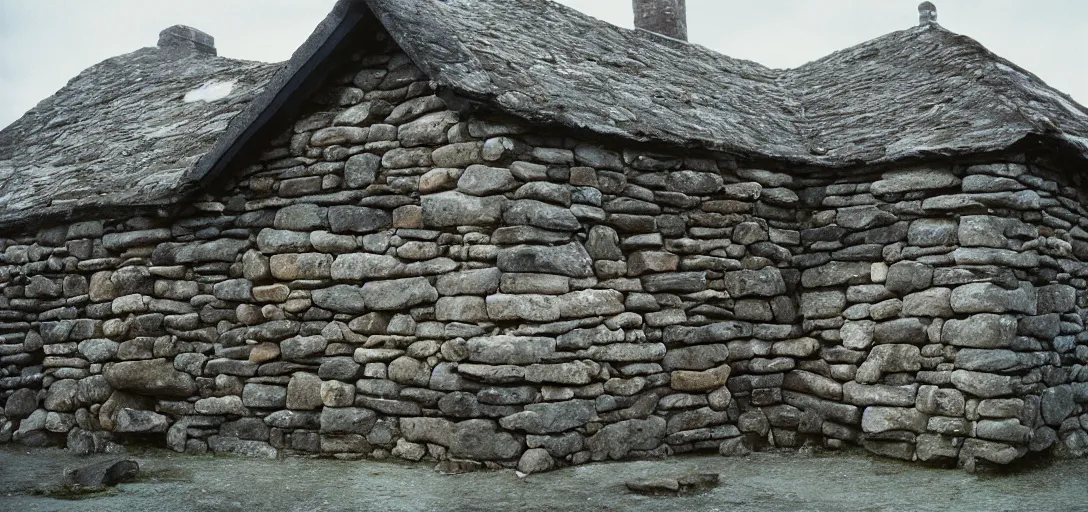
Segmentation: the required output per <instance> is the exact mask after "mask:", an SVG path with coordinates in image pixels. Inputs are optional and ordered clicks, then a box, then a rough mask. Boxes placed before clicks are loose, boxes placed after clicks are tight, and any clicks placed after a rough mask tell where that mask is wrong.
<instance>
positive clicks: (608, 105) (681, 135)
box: [0, 0, 1088, 227]
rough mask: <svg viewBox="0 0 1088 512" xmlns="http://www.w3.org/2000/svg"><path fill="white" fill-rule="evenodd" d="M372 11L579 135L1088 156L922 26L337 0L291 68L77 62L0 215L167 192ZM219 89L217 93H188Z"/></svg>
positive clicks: (30, 142)
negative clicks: (808, 42)
mask: <svg viewBox="0 0 1088 512" xmlns="http://www.w3.org/2000/svg"><path fill="white" fill-rule="evenodd" d="M375 19H377V20H379V21H380V23H381V24H382V25H384V27H385V28H386V29H387V30H388V31H389V32H390V33H391V34H392V36H393V37H394V39H395V40H396V41H397V42H398V43H399V44H400V46H401V47H402V48H403V49H404V50H405V51H406V52H407V53H408V54H409V55H410V56H411V57H412V58H413V59H414V60H415V62H416V64H417V65H419V66H420V67H421V68H422V69H423V70H424V71H426V72H427V73H428V74H429V75H430V76H431V78H432V79H433V80H434V81H435V82H436V83H438V84H439V86H440V87H441V88H443V89H445V92H446V93H449V94H452V95H454V96H457V97H460V98H463V99H466V100H468V102H469V103H474V104H476V105H477V106H481V107H484V108H489V109H494V110H497V111H501V112H504V113H507V114H511V115H514V116H517V117H520V118H523V119H525V120H528V121H530V122H533V123H541V124H547V125H552V126H565V127H570V128H574V129H577V130H579V131H581V132H582V133H583V134H587V135H592V134H598V135H601V136H607V137H613V138H620V139H626V140H631V141H640V142H652V143H654V144H656V145H659V146H672V147H674V148H676V149H677V150H682V149H688V148H698V149H708V150H715V151H725V152H729V153H733V154H735V155H737V156H740V157H747V158H753V159H760V160H775V161H780V162H782V163H784V164H800V165H806V166H817V167H846V166H853V165H858V164H881V163H889V162H894V161H898V160H902V159H918V158H925V157H931V156H954V155H965V154H974V153H985V152H991V151H1001V150H1004V149H1008V148H1009V147H1011V146H1013V145H1015V144H1017V143H1018V142H1020V141H1022V140H1025V139H1030V138H1041V139H1047V140H1049V141H1052V142H1056V143H1060V144H1061V145H1063V146H1065V147H1068V148H1072V149H1073V150H1074V151H1075V153H1076V154H1078V155H1080V156H1082V157H1088V109H1085V108H1084V107H1082V106H1080V105H1078V104H1076V103H1075V102H1074V101H1073V100H1072V99H1071V98H1069V97H1068V96H1066V95H1064V94H1062V93H1060V92H1058V91H1056V90H1054V89H1052V88H1050V87H1048V86H1046V84H1044V83H1043V82H1042V81H1041V80H1039V79H1038V78H1037V77H1035V76H1034V75H1031V74H1030V73H1028V72H1026V71H1024V70H1023V69H1021V68H1018V67H1016V66H1015V65H1013V64H1011V63H1009V62H1007V61H1005V60H1003V59H1001V58H999V57H997V56H996V55H994V54H992V53H991V52H989V51H988V50H986V49H985V48H984V47H983V46H982V45H980V44H979V43H978V42H976V41H974V40H972V39H970V38H967V37H964V36H960V35H957V34H954V33H952V32H949V31H948V30H945V29H944V28H941V27H940V26H938V25H935V24H932V25H924V26H919V27H915V28H911V29H908V30H903V31H899V32H895V33H892V34H889V35H887V36H884V37H881V38H878V39H875V40H872V41H869V42H867V43H863V44H861V45H858V46H856V47H854V48H850V49H848V50H844V51H841V52H838V53H835V54H833V55H830V56H828V57H826V58H824V59H820V60H818V61H815V62H812V63H809V64H806V65H804V66H801V67H799V68H797V69H792V70H776V69H770V68H767V67H765V66H762V65H760V64H757V63H754V62H750V61H744V60H739V59H734V58H730V57H727V56H725V55H721V54H719V53H716V52H713V51H711V50H709V49H706V48H704V47H702V46H698V45H694V44H688V43H684V42H680V41H675V40H668V39H665V38H661V37H657V36H654V35H652V34H648V33H645V32H641V31H632V30H627V29H623V28H619V27H615V26H613V25H610V24H608V23H605V22H602V21H599V20H596V19H594V18H591V17H589V16H586V15H584V14H581V13H579V12H577V11H575V10H573V9H570V8H567V7H564V6H562V5H559V4H556V3H554V2H551V1H548V0H341V1H340V2H339V3H338V4H337V6H336V7H335V9H334V10H333V12H332V13H331V14H330V15H329V17H328V19H326V20H325V22H324V23H322V25H321V26H320V27H318V29H317V31H315V32H314V35H313V36H312V37H311V39H310V40H309V41H307V43H306V44H305V45H304V46H303V47H302V48H300V49H299V51H298V52H296V55H295V57H294V58H293V59H292V60H291V61H290V62H288V63H286V65H266V64H256V63H251V62H241V61H235V60H230V59H223V58H219V57H214V56H209V55H200V54H193V55H190V56H187V57H183V58H177V57H176V56H169V55H166V54H164V53H160V52H159V50H157V49H144V50H140V51H137V52H135V53H132V54H129V55H125V56H121V57H117V58H114V59H110V60H107V61H106V62H103V63H102V64H99V65H97V66H94V67H92V68H90V69H88V70H87V71H85V72H84V73H82V74H81V75H80V76H78V77H76V78H75V79H74V80H73V81H72V82H71V83H69V85H68V86H66V87H65V88H63V89H61V90H60V91H59V92H58V93H57V94H56V95H55V96H53V97H52V98H50V99H47V100H45V101H43V102H42V103H41V104H39V105H38V106H37V107H35V108H34V109H33V110H31V111H30V112H29V113H27V115H26V116H24V117H23V118H22V119H20V120H18V121H16V123H15V124H13V125H11V126H9V127H7V128H5V129H4V130H3V131H0V227H3V226H12V225H17V224H25V223H29V222H32V221H33V220H34V219H42V218H46V217H50V218H56V217H62V218H63V217H72V216H73V215H76V214H78V213H80V212H92V211H101V210H110V209H116V208H132V207H140V206H149V207H153V206H162V205H169V204H172V203H174V202H176V201H178V200H179V199H181V198H183V196H184V194H179V193H178V192H179V191H188V190H193V189H195V188H197V186H198V185H199V184H201V183H204V182H206V181H207V179H208V178H209V177H211V176H215V175H216V174H218V173H220V172H222V170H223V168H224V167H225V166H226V165H227V164H229V163H230V161H231V160H232V159H233V158H235V156H237V155H239V154H242V149H243V146H245V145H246V144H251V143H254V142H253V141H254V140H255V136H256V135H257V134H258V133H259V128H261V127H262V126H263V125H264V124H266V123H268V122H269V119H271V118H272V117H274V116H277V115H279V116H283V115H284V113H285V112H290V111H291V108H290V106H291V105H292V104H293V103H294V104H297V103H298V102H300V101H301V100H302V99H304V98H303V97H304V96H305V95H307V94H309V93H310V92H312V91H313V90H314V88H315V87H316V85H314V83H315V81H316V80H318V79H319V78H320V73H318V72H317V71H316V70H319V69H320V68H321V64H322V62H323V61H324V60H328V59H330V55H333V54H334V53H335V52H334V50H336V48H337V46H339V45H341V44H343V43H344V41H347V40H349V39H348V38H347V34H348V33H350V32H351V31H352V30H354V29H355V28H356V26H358V25H359V24H360V23H374V22H375ZM277 70H279V72H278V73H277ZM223 83H232V84H233V85H232V88H231V90H230V93H229V94H228V95H227V96H226V97H224V98H220V99H215V100H213V101H190V102H186V101H185V100H184V97H185V95H186V94H188V93H191V92H193V91H196V90H199V89H201V88H202V87H208V86H209V84H211V85H210V87H211V88H213V89H214V88H215V87H216V85H215V84H223ZM219 87H221V88H222V87H223V86H221V85H220V86H219ZM220 90H222V89H220ZM258 94H259V96H258ZM254 98H256V100H254ZM232 119H233V122H231V121H232ZM228 123H229V126H228Z"/></svg>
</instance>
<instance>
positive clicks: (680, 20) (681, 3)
mask: <svg viewBox="0 0 1088 512" xmlns="http://www.w3.org/2000/svg"><path fill="white" fill-rule="evenodd" d="M685 2H686V0H634V7H635V28H636V29H641V30H645V31H647V32H653V33H655V34H659V35H663V36H666V37H671V38H673V39H679V40H681V41H687V40H688V9H687V6H686V5H685Z"/></svg>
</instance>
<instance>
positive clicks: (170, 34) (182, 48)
mask: <svg viewBox="0 0 1088 512" xmlns="http://www.w3.org/2000/svg"><path fill="white" fill-rule="evenodd" d="M158 46H159V48H161V49H162V50H165V51H168V52H171V53H174V54H178V55H187V54H190V53H200V54H205V55H217V54H218V52H217V51H216V50H215V38H214V37H212V36H211V35H209V34H207V33H204V32H201V31H199V30H197V29H195V28H193V27H187V26H185V25H174V26H172V27H170V28H168V29H166V30H163V31H162V32H159V45H158Z"/></svg>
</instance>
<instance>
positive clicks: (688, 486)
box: [624, 473, 720, 496]
mask: <svg viewBox="0 0 1088 512" xmlns="http://www.w3.org/2000/svg"><path fill="white" fill-rule="evenodd" d="M719 482H720V475H718V473H692V474H687V475H680V476H654V477H645V478H634V479H631V480H628V481H627V482H625V484H624V485H626V486H627V489H628V490H630V491H632V492H637V493H639V494H646V495H649V496H679V495H681V494H693V493H697V492H703V491H707V490H710V489H713V488H715V487H717V486H718V484H719Z"/></svg>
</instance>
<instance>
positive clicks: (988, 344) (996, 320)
mask: <svg viewBox="0 0 1088 512" xmlns="http://www.w3.org/2000/svg"><path fill="white" fill-rule="evenodd" d="M1016 327H1017V322H1016V318H1015V317H1013V316H1009V315H994V314H989V313H984V314H979V315H973V316H971V317H968V318H967V319H966V320H949V321H947V322H945V323H944V328H943V329H942V331H941V339H942V340H943V341H944V342H945V343H947V344H949V345H954V346H958V347H970V348H983V349H997V348H1008V347H1009V346H1011V344H1012V342H1013V339H1014V338H1015V337H1016Z"/></svg>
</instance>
